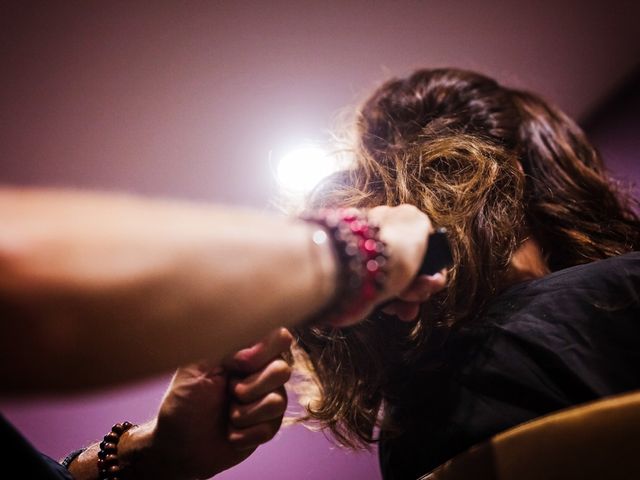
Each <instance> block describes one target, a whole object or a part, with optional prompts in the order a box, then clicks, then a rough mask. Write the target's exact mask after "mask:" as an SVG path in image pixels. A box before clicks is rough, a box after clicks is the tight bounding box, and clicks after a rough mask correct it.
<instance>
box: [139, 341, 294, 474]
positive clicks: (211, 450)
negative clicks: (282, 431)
mask: <svg viewBox="0 0 640 480" xmlns="http://www.w3.org/2000/svg"><path fill="white" fill-rule="evenodd" d="M291 340H292V337H291V334H290V333H289V332H288V331H287V330H286V329H279V330H276V331H274V332H273V333H272V334H270V335H269V336H268V337H266V338H265V339H264V340H262V341H261V342H259V343H257V344H255V345H254V346H252V347H250V348H247V349H244V350H240V351H239V352H237V353H236V354H235V355H233V356H232V357H230V358H229V359H228V360H227V361H225V364H224V366H222V367H213V366H211V365H208V364H207V363H206V362H201V363H197V364H193V365H189V366H186V367H184V368H181V369H179V370H178V371H177V372H176V374H175V376H174V378H173V380H172V382H171V385H170V386H169V389H168V390H167V393H166V394H165V397H164V399H163V401H162V405H161V407H160V412H159V414H158V418H157V422H156V425H155V428H154V431H153V432H154V433H153V440H152V447H151V448H153V450H155V451H156V452H157V455H158V456H159V459H158V460H159V462H160V463H163V458H164V459H167V460H168V462H167V463H168V464H169V465H167V468H168V469H169V471H166V470H165V474H166V473H171V477H173V478H209V477H211V476H212V475H215V474H217V473H219V472H221V471H223V470H226V469H228V468H230V467H232V466H234V465H237V464H238V463H240V462H242V461H243V460H244V459H246V458H247V457H248V456H249V455H251V453H253V451H254V450H255V449H256V448H257V447H258V445H260V444H262V443H265V442H267V441H268V440H270V439H271V438H273V436H274V435H275V434H276V432H277V431H278V429H279V428H280V425H281V423H282V417H283V415H284V412H285V409H286V405H287V396H286V392H285V389H284V384H285V383H286V382H287V380H288V379H289V377H290V375H291V368H290V366H289V365H288V363H287V362H286V361H285V360H283V358H282V355H283V354H284V353H286V352H288V351H289V347H290V345H291ZM154 456H155V455H154Z"/></svg>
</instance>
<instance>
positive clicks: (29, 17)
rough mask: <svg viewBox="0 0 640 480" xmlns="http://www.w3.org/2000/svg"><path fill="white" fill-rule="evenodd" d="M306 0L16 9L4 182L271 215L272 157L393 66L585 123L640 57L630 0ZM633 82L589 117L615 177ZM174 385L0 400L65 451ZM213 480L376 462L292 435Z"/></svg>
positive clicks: (631, 137) (632, 131) (4, 17)
mask: <svg viewBox="0 0 640 480" xmlns="http://www.w3.org/2000/svg"><path fill="white" fill-rule="evenodd" d="M302 3H304V2H293V1H292V2H277V3H276V4H274V6H272V7H269V8H266V7H265V6H264V5H261V4H260V3H259V2H256V3H255V4H253V5H251V4H250V3H243V2H238V3H234V2H215V5H214V3H211V4H207V3H206V2H202V3H198V4H192V6H191V8H185V7H184V4H183V3H182V2H180V3H178V2H175V3H173V4H172V3H171V2H157V3H154V4H153V5H154V6H153V7H152V8H151V7H143V6H141V5H142V4H139V3H136V4H135V6H134V5H133V4H129V3H119V2H105V3H104V4H101V5H99V4H92V5H88V4H83V6H82V8H80V4H73V3H71V2H65V4H64V5H57V6H51V4H41V5H36V6H33V5H29V6H25V2H16V3H10V2H4V3H3V4H2V6H0V55H1V56H0V59H1V66H2V70H3V74H2V75H1V76H0V102H1V103H0V126H1V128H0V181H3V182H5V183H13V184H19V185H25V184H30V185H33V184H56V185H65V186H80V187H92V188H96V187H97V188H115V189H120V190H130V191H134V192H140V193H153V194H162V195H175V196H181V197H187V198H202V199H208V200H214V201H223V202H233V203H247V204H250V205H253V206H258V207H259V206H264V205H265V204H266V202H267V200H268V198H269V196H270V194H271V193H272V189H273V184H272V181H271V180H270V171H269V165H268V162H267V158H268V151H270V150H272V151H274V152H276V153H277V151H278V149H281V148H284V147H286V146H287V145H289V142H290V141H291V139H294V140H295V139H298V138H308V137H311V138H315V139H317V138H318V136H321V135H319V134H318V132H319V131H323V130H324V129H326V128H327V127H328V126H329V124H330V120H329V119H330V118H331V116H332V115H333V112H335V111H336V110H337V109H338V108H339V107H340V106H342V105H345V104H348V103H352V102H353V100H354V97H359V95H360V92H362V91H367V90H368V89H369V87H370V86H371V85H372V84H374V83H375V82H377V81H379V80H380V79H381V78H384V77H386V76H387V73H383V72H385V71H388V73H397V74H401V73H403V72H404V71H406V70H408V69H410V68H413V67H415V66H422V65H443V64H447V65H448V64H452V65H460V66H465V67H471V68H475V69H479V70H483V71H486V72H487V73H489V74H491V75H494V76H497V77H499V78H500V79H502V80H506V81H508V82H510V83H512V84H516V85H518V86H526V87H529V88H532V89H534V90H536V91H541V92H542V93H544V94H545V95H546V96H547V97H549V98H552V99H553V100H555V101H556V102H558V103H559V104H560V105H561V106H562V107H563V108H565V109H566V110H568V111H569V113H571V114H573V115H582V116H584V115H585V113H586V112H588V111H589V110H592V109H593V106H594V105H596V104H597V103H599V102H601V100H602V98H603V97H604V95H605V94H606V93H607V92H610V91H611V89H612V86H613V85H614V84H616V83H618V82H619V80H620V79H621V78H622V77H623V76H624V75H625V74H628V72H629V71H631V70H632V69H633V66H634V65H637V58H639V57H640V55H639V45H638V42H637V37H636V36H635V34H634V31H635V27H636V24H635V21H636V20H635V19H637V18H638V15H637V13H638V7H637V6H633V5H632V3H633V4H634V5H635V2H627V3H624V2H621V3H620V5H617V4H615V2H611V3H610V2H607V5H606V7H605V6H601V5H600V4H598V5H595V3H594V5H591V4H590V3H589V2H586V3H585V2H580V3H579V13H578V10H576V8H575V6H572V5H570V4H569V3H566V4H564V3H562V2H553V12H554V15H553V17H552V18H551V17H549V16H548V15H546V14H545V9H544V8H541V7H540V5H536V6H535V8H534V7H532V6H530V2H523V3H522V5H518V4H517V3H518V2H510V3H508V4H504V5H503V4H500V5H498V3H499V2H486V5H485V8H484V9H482V10H481V12H480V14H479V13H478V12H475V11H471V10H469V9H467V8H458V7H455V6H453V3H455V2H432V3H429V5H428V8H426V7H424V8H423V7H418V3H416V2H409V1H407V2H400V3H397V2H396V3H394V9H393V10H390V9H389V8H384V6H383V5H382V4H380V5H377V6H375V7H374V6H372V4H371V3H370V2H344V3H343V2H336V3H331V2H329V3H327V2H322V5H321V6H320V4H318V5H316V6H313V5H311V4H309V5H307V6H303V5H302ZM623 3H624V5H623ZM241 4H242V6H241ZM550 4H551V3H550ZM193 5H196V6H195V7H194V6H193ZM424 5H426V4H424ZM634 39H635V40H634ZM586 51H588V52H589V55H585V54H584V52H586ZM629 85H632V87H633V88H626V89H625V90H624V92H626V93H624V94H622V95H621V96H618V97H616V98H613V99H612V100H611V101H609V102H608V103H607V104H606V105H605V106H604V107H602V108H600V109H599V110H598V112H597V113H596V114H595V115H594V116H592V117H591V118H590V120H589V122H588V125H587V126H588V130H589V131H590V133H591V134H592V136H593V138H594V139H595V141H596V143H597V144H598V145H599V146H600V148H601V150H602V151H603V153H604V155H605V158H606V159H607V161H608V166H609V167H610V169H611V170H612V172H613V173H614V174H615V175H616V176H618V177H620V178H621V179H624V180H632V181H635V182H636V183H640V167H639V164H638V152H639V151H640V135H638V133H639V131H640V118H639V112H640V103H639V101H638V100H639V97H638V95H637V94H636V92H638V90H639V88H638V87H640V84H638V82H637V79H636V81H635V82H632V83H630V84H629ZM67 374H68V372H67ZM167 380H168V377H163V378H157V379H153V380H149V381H147V382H143V383H140V384H136V385H131V386H125V387H121V388H117V389H112V390H107V391H100V392H93V393H91V394H86V395H79V396H75V397H60V398H54V397H43V398H35V399H33V398H32V399H29V400H16V399H9V398H5V399H0V410H1V411H2V412H3V413H4V414H5V415H6V416H7V417H8V418H9V419H10V420H11V421H12V422H14V424H15V425H16V426H17V427H18V428H19V429H20V430H21V431H22V432H23V433H24V434H25V435H26V436H27V437H28V438H29V439H30V440H31V441H32V442H33V443H34V444H35V445H36V446H37V447H38V448H40V449H41V450H42V451H44V452H45V453H47V454H49V455H51V456H53V457H60V456H62V455H64V454H66V453H67V452H68V451H70V450H73V449H75V448H77V447H78V446H82V445H84V444H87V443H89V442H92V441H94V440H95V439H97V438H99V437H100V436H102V435H103V434H104V433H105V429H106V428H108V427H109V426H110V425H111V424H113V423H114V422H116V421H120V420H123V419H129V420H131V421H134V422H142V421H144V420H146V419H147V418H149V417H150V416H152V415H153V414H154V412H155V409H156V407H157V405H158V403H159V401H160V398H161V395H162V392H163V389H164V386H165V384H166V382H167ZM219 478H222V479H227V480H231V479H236V480H242V479H249V478H284V479H288V478H301V479H311V480H315V479H317V480H320V479H326V478H333V479H352V480H359V479H376V478H379V473H378V469H377V460H376V457H375V454H360V455H355V454H352V453H345V452H343V451H340V450H338V449H335V448H333V447H332V446H331V444H330V443H329V442H327V441H326V439H325V438H324V437H323V435H322V434H319V433H312V432H308V431H306V430H304V429H302V428H300V427H294V428H287V429H285V430H283V431H281V432H280V433H279V434H278V436H277V437H276V438H275V440H274V441H273V442H271V443H269V444H268V445H265V446H263V447H261V448H260V449H259V450H258V451H257V452H256V454H254V455H253V456H252V457H251V458H250V459H249V460H248V461H246V462H245V463H243V464H242V465H240V466H239V467H237V468H236V469H234V470H233V471H230V472H227V473H224V474H222V475H220V477H219Z"/></svg>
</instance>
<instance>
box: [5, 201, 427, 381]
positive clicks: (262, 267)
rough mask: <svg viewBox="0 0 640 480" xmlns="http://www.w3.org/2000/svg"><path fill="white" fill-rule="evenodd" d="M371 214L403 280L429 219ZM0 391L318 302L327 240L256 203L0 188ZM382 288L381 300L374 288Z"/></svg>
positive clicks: (234, 335)
mask: <svg viewBox="0 0 640 480" xmlns="http://www.w3.org/2000/svg"><path fill="white" fill-rule="evenodd" d="M371 213H372V214H374V213H375V215H376V216H377V220H378V221H379V223H380V225H381V235H382V236H383V239H384V240H385V241H387V243H388V245H389V249H390V252H391V261H390V262H389V263H390V275H389V281H388V289H387V292H386V295H387V297H390V296H393V295H395V294H397V293H399V292H400V291H401V290H402V289H403V288H404V287H406V286H407V285H408V284H409V282H410V281H411V279H412V278H413V276H414V275H415V272H416V271H417V269H418V265H419V262H420V259H421V258H422V255H423V254H424V250H425V248H426V238H427V233H428V229H429V228H430V227H429V222H428V219H427V218H426V216H424V215H423V214H421V213H420V212H418V211H417V210H416V209H415V208H413V207H408V206H403V207H396V208H388V207H380V208H379V209H374V210H372V211H371ZM0 219H1V220H0V223H1V228H0V318H1V319H2V330H3V333H2V335H1V336H0V379H1V381H0V385H1V386H0V389H2V390H4V391H9V392H12V393H16V392H19V391H29V390H36V389H39V390H46V389H56V390H61V389H65V388H67V389H72V388H80V387H90V386H94V385H104V384H109V383H114V382H119V381H125V380H130V379H135V378H138V377H140V376H143V375H148V374H152V373H156V372H160V371H165V370H167V369H170V368H174V367H175V366H176V365H180V364H184V363H187V362H188V361H193V360H194V359H197V358H203V357H206V356H209V357H210V358H211V360H212V361H213V362H217V361H219V360H220V359H221V358H223V356H224V355H226V354H228V353H229V352H232V351H234V350H236V349H238V348H239V347H241V346H242V345H246V344H248V343H250V342H251V341H255V340H256V339H257V338H260V336H262V335H264V334H266V332H268V331H270V330H271V329H273V328H275V327H277V326H282V325H284V326H291V325H294V324H297V323H299V322H301V321H302V320H303V319H305V318H307V317H309V316H310V315H311V314H312V313H314V312H316V311H318V310H319V309H320V308H321V307H322V306H323V305H325V304H326V302H327V301H328V300H329V299H330V298H331V296H332V294H333V291H334V289H335V276H336V265H335V259H334V256H333V253H332V251H331V247H330V246H329V245H328V244H322V245H315V244H314V243H313V242H312V241H311V238H312V234H313V232H314V231H315V230H316V229H315V228H314V227H312V226H310V225H309V224H307V223H305V222H301V221H297V220H293V219H289V218H284V217H281V216H276V215H269V214H266V213H256V212H252V211H246V210H240V209H233V208H219V207H213V206H210V205H199V204H191V203H186V202H176V201H161V200H146V199H141V198H136V197H131V196H125V195H113V194H111V195H107V194H95V193H80V192H65V191H55V190H16V189H0ZM380 300H382V298H381V299H380Z"/></svg>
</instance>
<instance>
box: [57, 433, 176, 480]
mask: <svg viewBox="0 0 640 480" xmlns="http://www.w3.org/2000/svg"><path fill="white" fill-rule="evenodd" d="M154 427H155V424H154V423H153V422H148V423H146V424H144V425H140V426H139V427H133V428H132V429H131V430H130V431H129V432H126V433H125V434H123V435H122V437H121V439H120V441H119V442H118V465H119V467H120V468H121V469H123V471H125V475H126V478H129V479H131V480H147V479H157V478H162V479H165V480H183V477H180V476H179V475H178V473H177V472H172V468H171V463H170V462H171V460H172V459H171V455H170V452H166V455H163V454H161V452H157V451H154V449H155V448H156V447H155V445H154V444H153V429H154ZM99 451H100V446H99V443H95V444H93V445H90V446H89V447H87V449H86V450H85V451H84V452H82V453H81V454H80V455H79V456H78V457H76V458H75V459H74V460H73V461H72V462H71V465H69V472H70V473H71V474H72V475H73V478H74V479H75V480H98V452H99ZM165 460H166V461H167V462H166V463H163V462H164V461H165Z"/></svg>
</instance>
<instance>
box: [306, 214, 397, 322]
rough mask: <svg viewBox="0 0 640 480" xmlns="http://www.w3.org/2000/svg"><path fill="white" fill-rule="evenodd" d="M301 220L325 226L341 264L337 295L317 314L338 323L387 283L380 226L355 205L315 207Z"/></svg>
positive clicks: (384, 248) (375, 294)
mask: <svg viewBox="0 0 640 480" xmlns="http://www.w3.org/2000/svg"><path fill="white" fill-rule="evenodd" d="M302 219H303V220H306V221H308V222H312V223H315V224H318V225H320V226H321V227H322V228H323V230H324V231H325V232H326V234H327V237H328V238H329V239H330V240H331V241H332V243H333V247H334V251H335V254H336V258H337V259H338V265H339V267H338V282H337V288H336V294H335V296H334V299H333V300H332V301H331V302H330V304H329V305H328V306H327V308H325V309H323V311H322V312H321V313H320V314H318V316H317V317H318V320H321V321H322V320H324V321H327V320H329V321H333V322H335V320H338V319H340V317H342V316H345V315H347V316H349V315H353V314H356V313H358V312H359V311H361V310H362V308H363V307H364V306H366V305H367V304H368V303H369V302H371V301H372V300H373V299H374V298H375V297H376V296H377V295H378V293H379V292H381V291H382V290H383V289H384V286H385V283H386V278H387V275H386V264H387V260H388V256H387V248H386V245H385V243H384V242H383V241H381V240H380V235H379V232H380V229H379V228H378V226H377V225H374V224H372V223H371V222H370V221H369V220H368V218H367V216H366V214H365V213H364V212H362V211H360V210H357V209H354V208H350V209H336V210H330V209H323V210H316V211H313V212H310V213H309V214H307V215H304V216H303V217H302ZM314 237H315V235H314ZM314 241H315V238H314ZM321 316H322V317H324V318H319V317H321Z"/></svg>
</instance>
